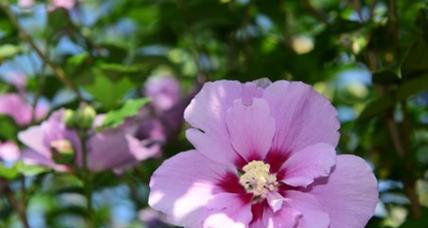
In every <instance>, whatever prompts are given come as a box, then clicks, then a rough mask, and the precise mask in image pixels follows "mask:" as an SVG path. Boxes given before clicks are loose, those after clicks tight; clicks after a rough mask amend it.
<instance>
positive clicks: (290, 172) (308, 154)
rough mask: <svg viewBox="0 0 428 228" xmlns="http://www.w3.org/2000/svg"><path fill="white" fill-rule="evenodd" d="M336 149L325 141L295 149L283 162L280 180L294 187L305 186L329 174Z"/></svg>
mask: <svg viewBox="0 0 428 228" xmlns="http://www.w3.org/2000/svg"><path fill="white" fill-rule="evenodd" d="M335 162H336V151H335V150H334V148H333V147H332V146H331V145H330V144H327V143H318V144H315V145H312V146H308V147H306V148H305V149H303V150H300V151H297V152H296V153H294V154H293V155H291V157H290V158H289V159H288V160H287V161H286V162H285V163H284V165H283V169H282V170H281V172H283V173H284V177H283V178H282V181H283V182H284V183H286V184H288V185H291V186H294V187H298V186H301V187H307V186H308V185H310V184H311V183H312V182H313V181H314V179H316V178H319V177H325V176H328V175H329V174H330V171H331V169H332V167H333V166H334V165H335Z"/></svg>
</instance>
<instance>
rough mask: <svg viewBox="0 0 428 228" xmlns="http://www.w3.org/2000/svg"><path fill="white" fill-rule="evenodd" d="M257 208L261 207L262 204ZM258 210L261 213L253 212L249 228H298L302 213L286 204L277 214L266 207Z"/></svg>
mask: <svg viewBox="0 0 428 228" xmlns="http://www.w3.org/2000/svg"><path fill="white" fill-rule="evenodd" d="M258 206H259V207H261V206H263V204H261V205H258ZM259 210H261V211H259V212H257V211H256V210H253V221H252V222H251V223H250V226H249V227H250V228H289V227H290V228H295V227H298V226H297V225H298V224H299V220H300V219H301V217H302V213H300V212H299V211H297V210H296V209H294V208H292V207H290V206H289V205H286V204H284V205H283V206H282V207H281V209H280V210H278V211H277V212H273V211H272V210H271V208H269V207H268V206H266V205H265V206H264V207H262V208H260V209H259ZM256 213H261V214H259V215H258V214H256Z"/></svg>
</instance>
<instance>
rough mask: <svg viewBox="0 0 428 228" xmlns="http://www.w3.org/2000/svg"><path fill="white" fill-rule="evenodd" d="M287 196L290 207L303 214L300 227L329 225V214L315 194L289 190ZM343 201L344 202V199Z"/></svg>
mask: <svg viewBox="0 0 428 228" xmlns="http://www.w3.org/2000/svg"><path fill="white" fill-rule="evenodd" d="M285 197H286V198H287V203H288V204H289V205H290V207H292V208H293V209H295V210H297V211H299V212H300V213H301V214H302V217H301V218H300V220H299V225H298V227H299V228H313V227H317V228H327V227H329V225H330V218H329V214H327V213H326V212H324V211H323V208H322V205H321V204H320V202H319V201H318V200H317V199H316V198H315V197H314V196H312V195H310V194H308V193H304V192H300V191H287V192H286V194H285ZM342 203H344V202H343V200H342ZM343 227H346V226H343Z"/></svg>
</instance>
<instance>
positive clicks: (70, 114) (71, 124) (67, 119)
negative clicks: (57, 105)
mask: <svg viewBox="0 0 428 228" xmlns="http://www.w3.org/2000/svg"><path fill="white" fill-rule="evenodd" d="M63 120H64V123H65V125H66V126H67V127H68V128H75V127H76V123H77V120H76V113H75V112H74V111H73V110H71V109H67V110H65V111H64V116H63Z"/></svg>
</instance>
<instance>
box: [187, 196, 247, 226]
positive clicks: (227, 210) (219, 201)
mask: <svg viewBox="0 0 428 228" xmlns="http://www.w3.org/2000/svg"><path fill="white" fill-rule="evenodd" d="M202 213H205V214H207V215H206V216H200V217H199V218H202V219H203V221H204V222H203V226H202V227H207V228H210V227H215V228H216V227H231V228H245V227H247V226H248V223H250V222H251V219H252V214H251V203H249V202H248V203H246V202H243V201H242V200H241V199H240V198H239V195H238V194H233V193H219V194H216V195H215V196H214V198H213V199H212V200H210V202H208V204H207V205H206V206H204V210H203V212H202ZM196 227H201V226H200V224H195V228H196Z"/></svg>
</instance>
